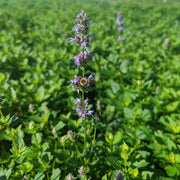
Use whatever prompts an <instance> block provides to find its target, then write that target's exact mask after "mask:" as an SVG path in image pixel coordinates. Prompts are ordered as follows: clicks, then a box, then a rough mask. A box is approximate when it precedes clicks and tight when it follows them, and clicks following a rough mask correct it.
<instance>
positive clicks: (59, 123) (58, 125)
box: [55, 121, 65, 131]
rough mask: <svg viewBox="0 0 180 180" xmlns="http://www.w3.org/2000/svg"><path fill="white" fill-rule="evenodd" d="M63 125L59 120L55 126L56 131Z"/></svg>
mask: <svg viewBox="0 0 180 180" xmlns="http://www.w3.org/2000/svg"><path fill="white" fill-rule="evenodd" d="M64 126H65V124H64V123H63V122H62V121H59V122H58V124H57V125H56V126H55V128H56V131H59V130H60V129H62V128H63V127H64Z"/></svg>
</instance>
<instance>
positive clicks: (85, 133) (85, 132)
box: [84, 125, 87, 167]
mask: <svg viewBox="0 0 180 180" xmlns="http://www.w3.org/2000/svg"><path fill="white" fill-rule="evenodd" d="M86 136H87V126H86V125H85V127H84V157H85V159H84V161H85V162H84V166H85V167H86V165H87V159H86V145H87V142H86Z"/></svg>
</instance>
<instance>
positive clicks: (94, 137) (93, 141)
mask: <svg viewBox="0 0 180 180" xmlns="http://www.w3.org/2000/svg"><path fill="white" fill-rule="evenodd" d="M95 139H96V127H95V129H94V136H93V140H92V145H91V150H90V154H89V158H88V160H87V165H88V164H89V161H90V158H91V154H92V151H93V147H94V143H95Z"/></svg>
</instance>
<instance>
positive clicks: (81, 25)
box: [69, 11, 94, 67]
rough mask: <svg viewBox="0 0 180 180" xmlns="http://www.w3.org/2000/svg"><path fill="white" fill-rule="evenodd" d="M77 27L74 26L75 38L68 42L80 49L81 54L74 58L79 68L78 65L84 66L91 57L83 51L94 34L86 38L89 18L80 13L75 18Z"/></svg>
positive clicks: (87, 52)
mask: <svg viewBox="0 0 180 180" xmlns="http://www.w3.org/2000/svg"><path fill="white" fill-rule="evenodd" d="M76 22H77V25H76V26H74V31H75V33H76V36H75V38H70V40H69V42H72V43H73V42H76V44H77V46H80V47H81V48H82V50H83V51H82V52H81V53H80V54H78V55H76V56H75V57H74V62H75V64H76V65H77V66H78V67H79V66H80V65H85V64H86V63H87V61H88V59H89V58H90V57H91V56H92V55H91V53H90V52H89V51H84V50H85V49H87V47H88V46H89V44H90V42H91V39H92V38H93V37H94V34H91V35H89V36H86V34H87V33H88V30H89V18H87V15H86V14H85V13H84V11H82V12H81V13H80V14H78V15H77V16H76Z"/></svg>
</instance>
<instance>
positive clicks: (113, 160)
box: [105, 156, 122, 170]
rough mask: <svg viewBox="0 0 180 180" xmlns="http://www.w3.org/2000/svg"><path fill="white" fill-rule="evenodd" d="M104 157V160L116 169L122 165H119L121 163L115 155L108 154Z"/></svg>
mask: <svg viewBox="0 0 180 180" xmlns="http://www.w3.org/2000/svg"><path fill="white" fill-rule="evenodd" d="M105 159H106V161H108V162H109V163H110V164H111V165H112V166H113V167H114V168H116V169H117V170H119V169H121V167H122V166H121V164H120V162H119V160H118V158H117V157H115V156H108V157H106V158H105Z"/></svg>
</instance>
